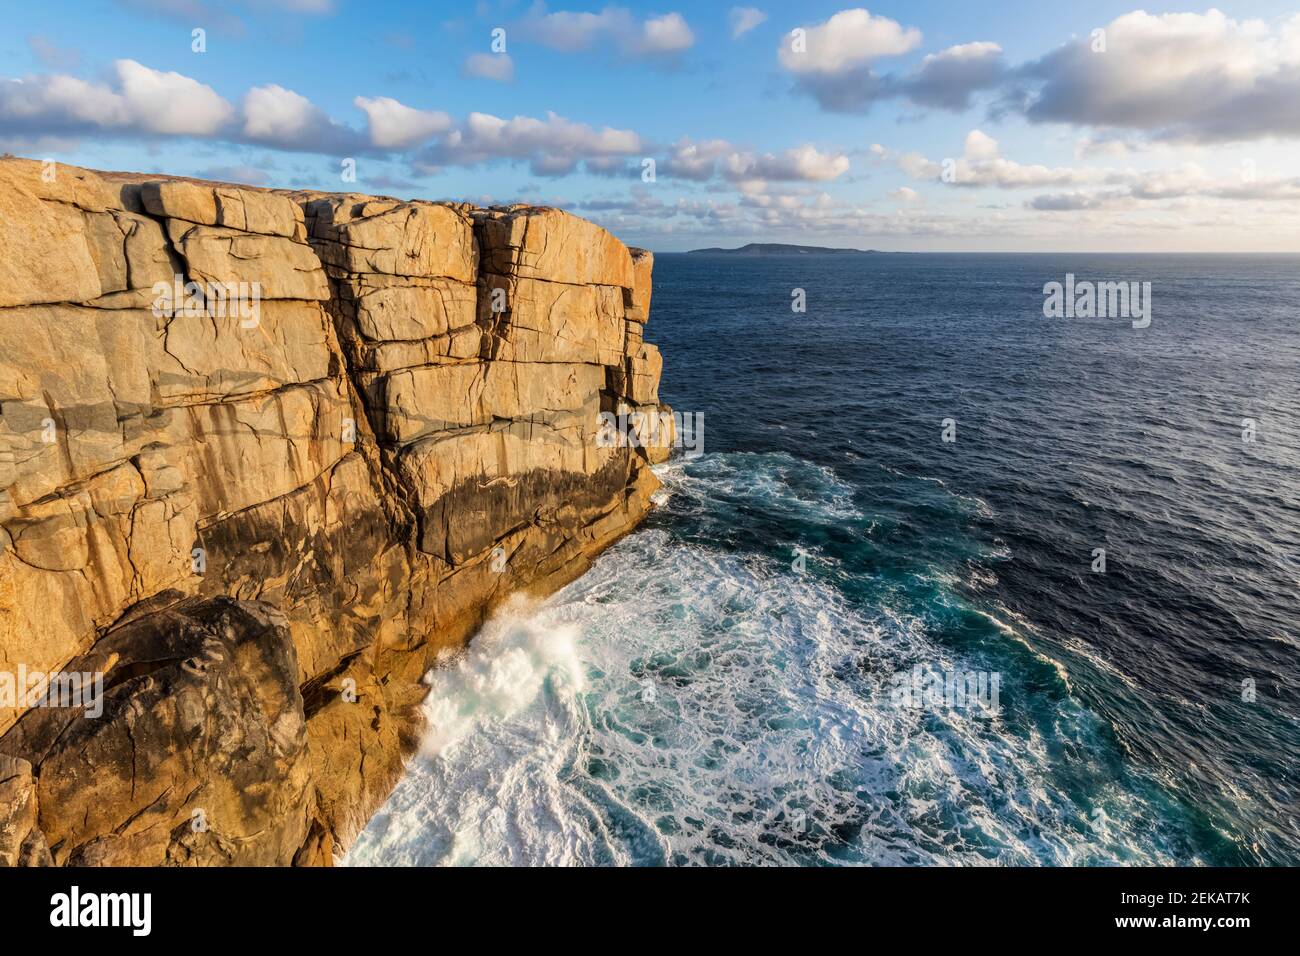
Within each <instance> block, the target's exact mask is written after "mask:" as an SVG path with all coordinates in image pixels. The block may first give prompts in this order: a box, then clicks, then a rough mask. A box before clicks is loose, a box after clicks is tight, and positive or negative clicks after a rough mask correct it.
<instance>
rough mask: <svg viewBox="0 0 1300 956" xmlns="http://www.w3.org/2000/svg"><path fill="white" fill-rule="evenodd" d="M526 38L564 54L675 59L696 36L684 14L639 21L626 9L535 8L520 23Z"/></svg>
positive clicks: (539, 6)
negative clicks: (611, 52) (613, 53)
mask: <svg viewBox="0 0 1300 956" xmlns="http://www.w3.org/2000/svg"><path fill="white" fill-rule="evenodd" d="M517 29H518V31H519V32H520V33H522V34H523V36H524V38H525V39H527V40H531V41H533V42H535V43H540V44H542V45H543V46H546V47H549V48H551V49H552V50H559V51H560V52H562V53H578V52H582V51H586V50H592V49H596V50H600V49H610V50H616V51H618V52H619V53H622V54H623V55H625V56H632V57H656V56H671V55H674V54H678V53H682V52H684V51H685V50H688V49H690V47H691V46H693V45H694V43H695V34H694V32H693V31H692V30H691V28H690V25H689V24H687V22H686V20H685V18H684V17H683V16H682V15H681V14H680V13H665V14H662V15H660V16H652V17H647V18H646V19H638V18H637V17H636V16H635V15H634V14H633V13H632V12H631V11H630V10H628V9H627V8H626V7H618V6H607V7H605V8H604V9H602V10H601V11H600V12H598V13H587V12H575V11H570V10H556V11H554V12H548V11H547V9H546V5H545V4H544V3H538V4H535V5H534V6H533V7H532V9H530V10H529V12H528V13H527V14H526V15H525V16H524V18H523V19H522V20H521V21H520V22H519V25H518V27H517Z"/></svg>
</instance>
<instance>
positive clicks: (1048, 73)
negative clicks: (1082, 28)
mask: <svg viewBox="0 0 1300 956" xmlns="http://www.w3.org/2000/svg"><path fill="white" fill-rule="evenodd" d="M1104 29H1105V51H1104V52H1094V50H1093V43H1092V39H1091V38H1090V37H1085V38H1080V39H1079V40H1076V41H1074V42H1072V43H1069V44H1066V45H1065V46H1063V47H1061V48H1060V49H1058V50H1056V51H1054V52H1052V53H1049V54H1048V55H1046V56H1044V57H1042V58H1041V59H1040V60H1038V61H1036V62H1035V63H1032V64H1030V65H1029V66H1028V67H1026V68H1025V69H1024V71H1023V75H1024V77H1025V78H1026V80H1027V82H1028V84H1029V88H1028V89H1027V90H1026V91H1023V93H1022V97H1021V102H1020V104H1019V108H1021V109H1023V110H1024V112H1025V114H1026V116H1027V117H1028V118H1029V119H1030V120H1031V121H1035V122H1064V123H1073V124H1077V125H1083V126H1095V127H1101V128H1112V129H1130V130H1139V131H1143V132H1145V133H1148V134H1150V135H1153V136H1155V137H1157V138H1166V139H1175V140H1178V139H1186V140H1193V141H1200V142H1216V141H1217V142H1221V141H1232V140H1250V139H1259V138H1264V137H1270V136H1281V137H1296V136H1300V16H1295V17H1292V18H1291V19H1290V20H1288V21H1287V22H1285V23H1283V24H1282V25H1281V26H1280V27H1279V28H1277V29H1276V30H1274V29H1271V28H1270V27H1269V25H1268V24H1267V23H1265V22H1264V21H1262V20H1241V21H1238V20H1234V19H1232V18H1230V17H1228V16H1227V15H1226V14H1224V13H1222V12H1220V11H1218V10H1209V11H1207V12H1206V13H1204V14H1197V13H1169V14H1160V15H1155V14H1150V13H1146V12H1144V11H1140V10H1139V11H1136V12H1133V13H1128V14H1125V15H1124V16H1121V17H1118V18H1116V19H1114V20H1112V21H1111V22H1110V23H1109V24H1107V25H1106V27H1105V28H1104Z"/></svg>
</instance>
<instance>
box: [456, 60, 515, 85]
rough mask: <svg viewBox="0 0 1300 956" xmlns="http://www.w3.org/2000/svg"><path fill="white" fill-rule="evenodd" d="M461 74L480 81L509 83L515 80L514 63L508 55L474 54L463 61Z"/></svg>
mask: <svg viewBox="0 0 1300 956" xmlns="http://www.w3.org/2000/svg"><path fill="white" fill-rule="evenodd" d="M461 73H462V74H464V75H465V76H473V77H477V78H478V79H481V80H495V81H496V82H498V83H509V82H511V81H512V80H514V78H515V61H514V60H512V59H511V58H510V54H509V53H475V54H472V55H471V56H470V57H468V58H467V59H466V60H465V63H464V65H463V66H462V67H461Z"/></svg>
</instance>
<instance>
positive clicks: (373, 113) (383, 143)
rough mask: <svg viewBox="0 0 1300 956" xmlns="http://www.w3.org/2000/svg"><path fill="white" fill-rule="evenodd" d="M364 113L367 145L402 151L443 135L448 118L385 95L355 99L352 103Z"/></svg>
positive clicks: (447, 128)
mask: <svg viewBox="0 0 1300 956" xmlns="http://www.w3.org/2000/svg"><path fill="white" fill-rule="evenodd" d="M352 102H353V105H355V106H356V108H357V109H359V110H361V111H362V112H363V113H365V114H366V121H367V125H368V127H369V130H370V143H371V145H372V146H377V147H379V148H380V149H406V148H409V147H411V146H415V145H418V144H419V143H423V142H425V141H426V140H428V139H430V138H431V137H433V136H435V135H437V134H439V133H445V132H447V130H449V129H451V127H452V120H451V117H450V116H448V115H447V114H446V113H444V112H442V111H440V110H417V109H414V108H413V107H410V106H406V105H405V104H402V103H399V102H398V101H397V100H395V99H392V98H391V97H387V96H376V97H374V98H373V99H371V98H367V97H364V96H358V97H357V98H356V99H354V100H353V101H352Z"/></svg>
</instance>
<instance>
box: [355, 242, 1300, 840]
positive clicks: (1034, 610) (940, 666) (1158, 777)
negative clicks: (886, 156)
mask: <svg viewBox="0 0 1300 956" xmlns="http://www.w3.org/2000/svg"><path fill="white" fill-rule="evenodd" d="M1080 260H1084V262H1083V263H1082V265H1081V263H1080ZM1297 265H1300V260H1297V259H1296V258H1294V257H1291V258H1259V259H1254V258H1250V259H1248V258H1246V257H1125V258H1123V259H1114V260H1112V259H1107V258H1106V257H1048V256H1041V257H1040V256H987V257H980V256H947V257H945V256H904V257H892V256H884V257H873V258H870V259H863V260H858V261H857V262H856V264H855V265H853V266H852V267H849V266H846V265H845V264H844V261H843V260H841V259H829V260H820V261H812V262H810V261H808V260H807V259H803V258H797V259H789V260H777V261H768V260H764V261H752V260H751V261H748V262H746V261H740V262H737V261H735V260H727V259H715V258H711V257H704V258H697V257H685V256H662V257H660V258H659V261H658V262H657V264H656V289H655V302H654V318H653V321H652V324H651V327H650V329H651V332H652V334H651V335H650V337H651V338H652V339H655V340H657V341H658V342H660V344H661V345H662V347H663V349H664V352H665V355H666V372H665V381H664V387H663V390H662V391H663V396H664V398H665V400H666V401H669V402H671V403H672V404H673V405H674V406H675V407H676V408H678V409H679V410H681V411H702V412H704V413H705V415H706V420H707V427H706V435H705V449H706V454H705V455H704V456H703V457H700V458H697V459H692V460H684V459H680V458H679V459H675V460H674V461H672V462H671V463H669V464H668V465H666V466H663V467H661V468H660V469H659V471H660V473H661V477H662V479H663V481H664V490H663V492H662V493H661V494H660V508H659V509H658V511H657V512H656V513H655V515H654V516H653V517H652V518H651V519H650V520H649V521H648V522H647V523H646V524H645V525H644V526H643V527H642V529H641V530H639V531H638V532H636V533H635V534H633V535H632V536H630V537H629V538H627V539H625V540H624V541H622V542H621V543H619V544H618V545H617V546H616V547H615V548H613V549H612V550H611V551H610V552H608V553H606V554H605V555H603V556H602V557H601V558H600V559H599V560H598V561H597V563H596V566H595V567H594V568H593V570H592V571H591V572H590V573H589V574H588V575H586V576H585V577H584V578H582V579H581V580H580V581H577V582H575V583H574V584H573V585H570V586H569V587H568V588H566V589H565V590H564V591H562V592H560V593H559V594H558V595H556V596H555V597H554V598H552V599H551V600H549V601H547V602H545V603H544V604H541V605H524V604H519V605H516V606H515V607H513V608H511V609H510V610H509V611H508V612H507V613H505V614H503V615H501V616H500V617H498V619H496V620H495V621H493V622H492V623H491V624H490V625H489V626H488V627H487V629H486V630H485V632H484V633H483V634H481V635H480V636H479V637H478V638H476V640H475V642H474V644H473V645H472V647H471V648H470V649H469V650H468V651H467V652H466V653H465V654H463V655H462V656H460V657H458V658H454V659H448V660H447V661H445V662H444V664H443V666H441V667H439V668H438V669H436V670H435V671H434V672H433V673H432V674H431V675H430V682H431V693H430V699H429V702H428V703H427V704H426V711H427V714H428V717H429V721H430V728H431V729H430V733H429V735H428V739H427V740H426V744H425V749H424V751H423V752H422V753H421V754H420V755H418V756H417V757H416V758H415V759H413V760H412V762H411V766H410V768H409V771H408V774H407V776H406V778H405V779H404V780H403V781H402V783H401V784H400V785H399V786H398V788H397V790H396V791H395V792H394V794H393V795H392V797H391V798H390V800H389V801H388V803H387V804H386V806H385V807H384V808H383V809H382V810H381V811H380V812H379V813H378V814H377V815H376V816H375V818H374V819H373V820H372V821H371V823H370V825H369V826H368V827H367V829H366V831H365V832H364V833H363V834H362V836H361V837H360V839H359V840H358V841H357V843H356V845H355V847H354V848H353V850H352V852H351V853H350V855H349V858H348V862H351V863H360V864H368V863H384V864H414V865H425V864H507V863H509V864H524V865H533V864H626V863H631V864H727V863H743V864H856V863H874V864H954V863H955V864H999V863H1008V864H1065V865H1075V864H1079V865H1086V864H1117V863H1118V864H1131V863H1154V864H1170V863H1180V864H1207V865H1216V864H1228V863H1246V864H1251V863H1296V862H1297V861H1300V849H1298V848H1300V827H1298V826H1297V823H1296V808H1297V800H1296V793H1297V789H1296V784H1297V781H1296V777H1295V754H1296V752H1297V749H1298V747H1300V733H1298V732H1297V726H1298V725H1297V720H1296V718H1297V713H1298V711H1297V701H1296V687H1297V683H1298V682H1300V681H1298V680H1297V675H1298V674H1300V666H1298V665H1300V652H1298V650H1297V643H1296V629H1297V621H1298V620H1300V597H1298V595H1300V587H1297V585H1300V507H1298V506H1297V501H1298V497H1297V494H1296V492H1297V489H1298V488H1300V472H1298V471H1297V464H1298V463H1300V427H1298V424H1300V423H1298V421H1297V410H1296V403H1295V398H1296V391H1297V389H1296V383H1297V382H1298V381H1300V374H1297V372H1300V332H1298V331H1297V330H1300V322H1297V314H1296V308H1295V306H1294V305H1293V303H1295V302H1297V301H1300V298H1297V293H1300V280H1297V279H1295V278H1292V277H1294V276H1300V270H1297V268H1296V266H1297ZM1089 269H1091V270H1092V271H1093V273H1094V274H1095V275H1098V276H1099V277H1106V278H1112V277H1113V278H1125V277H1127V275H1129V273H1131V274H1132V277H1133V278H1135V279H1144V280H1146V281H1152V283H1153V301H1154V306H1155V308H1154V315H1153V322H1152V326H1151V328H1149V329H1145V330H1133V329H1131V327H1130V326H1129V325H1128V323H1119V322H1110V323H1107V322H1106V321H1104V320H1097V321H1093V322H1087V321H1083V320H1080V321H1075V322H1068V321H1067V322H1062V321H1059V320H1057V321H1049V320H1045V319H1043V318H1042V314H1041V305H1042V294H1041V288H1042V284H1043V283H1044V282H1045V281H1050V280H1052V279H1059V278H1061V277H1062V276H1063V275H1064V273H1065V272H1066V271H1073V272H1075V273H1082V274H1087V273H1088V271H1089ZM1124 270H1128V272H1125V271H1124ZM795 286H800V287H804V288H806V289H807V291H808V299H809V311H808V313H807V314H806V315H792V314H791V313H790V311H789V301H790V294H789V290H790V289H791V288H793V287H795ZM738 290H739V291H738ZM946 417H952V418H955V419H956V421H957V430H958V431H957V434H958V440H957V441H956V442H955V443H944V442H942V441H941V440H940V431H941V428H940V422H941V420H942V419H943V418H946ZM1245 417H1250V418H1253V419H1255V420H1256V421H1257V423H1258V428H1259V441H1258V442H1256V443H1254V444H1252V445H1249V446H1243V443H1242V442H1241V437H1240V420H1241V419H1242V418H1245ZM1095 547H1104V548H1106V550H1107V555H1108V567H1107V569H1106V571H1105V573H1095V572H1093V571H1092V569H1091V564H1092V561H1093V557H1092V551H1093V548H1095ZM801 556H802V557H801ZM914 669H919V672H921V673H926V674H931V673H939V674H953V673H958V674H975V673H978V674H985V675H996V677H997V680H998V688H999V695H998V700H997V706H996V707H987V706H976V705H974V704H973V702H966V704H965V705H961V704H960V702H956V701H942V700H940V701H933V700H930V701H926V702H923V703H922V705H921V706H915V707H912V706H900V703H899V700H898V699H897V697H896V695H895V693H894V689H895V681H896V679H897V677H896V675H899V674H907V673H912V672H913V671H914ZM1246 679H1250V680H1253V681H1254V682H1255V684H1254V688H1255V695H1254V697H1253V699H1252V700H1249V701H1247V700H1245V699H1244V696H1245V695H1244V694H1243V692H1242V681H1243V680H1246Z"/></svg>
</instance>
